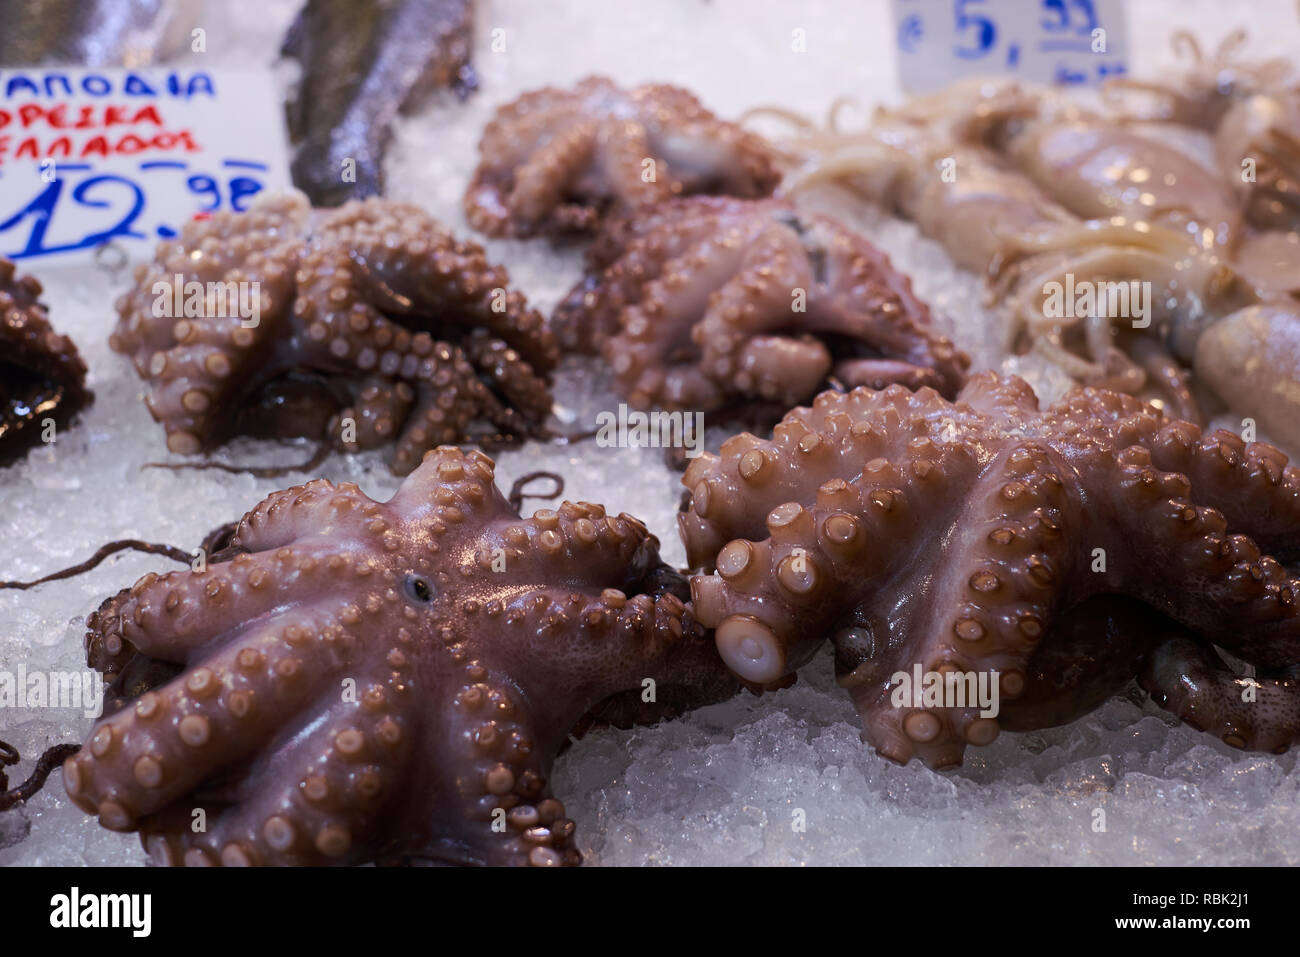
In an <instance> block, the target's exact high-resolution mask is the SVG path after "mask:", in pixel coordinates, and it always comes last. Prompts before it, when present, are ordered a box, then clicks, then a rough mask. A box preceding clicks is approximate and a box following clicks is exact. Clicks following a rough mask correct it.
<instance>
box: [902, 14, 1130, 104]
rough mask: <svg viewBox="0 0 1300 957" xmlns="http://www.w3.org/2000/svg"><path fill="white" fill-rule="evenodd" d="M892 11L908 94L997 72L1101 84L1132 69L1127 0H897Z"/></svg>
mask: <svg viewBox="0 0 1300 957" xmlns="http://www.w3.org/2000/svg"><path fill="white" fill-rule="evenodd" d="M893 12H894V37H895V44H896V46H897V50H898V64H899V76H900V79H901V81H902V85H903V89H904V90H906V91H907V92H909V93H928V92H931V91H933V90H937V89H940V88H942V87H944V86H947V85H948V84H949V83H951V82H952V81H954V80H958V79H961V78H962V77H967V76H983V75H994V74H1001V75H1011V76H1020V77H1023V78H1025V79H1026V80H1031V81H1034V82H1039V83H1053V84H1058V85H1064V86H1096V85H1098V84H1100V83H1101V82H1102V81H1103V80H1105V79H1107V78H1108V77H1113V76H1120V75H1122V74H1124V73H1126V72H1127V71H1128V43H1127V37H1126V30H1125V22H1124V5H1123V0H893Z"/></svg>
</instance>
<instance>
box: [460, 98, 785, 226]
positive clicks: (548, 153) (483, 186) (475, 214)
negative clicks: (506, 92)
mask: <svg viewBox="0 0 1300 957" xmlns="http://www.w3.org/2000/svg"><path fill="white" fill-rule="evenodd" d="M479 157H480V160H479V165H478V168H477V169H476V170H475V171H474V176H473V178H472V179H471V181H470V184H469V189H467V190H466V192H465V215H466V217H467V218H468V219H469V222H470V225H472V226H473V227H474V228H475V229H477V230H479V231H480V232H483V233H486V234H488V235H489V236H532V235H536V234H539V233H551V234H561V235H562V234H565V233H587V232H591V231H593V230H594V229H595V228H596V227H597V226H598V225H599V223H600V220H601V217H602V216H603V215H604V214H605V213H606V212H607V211H608V210H609V209H610V208H615V207H620V206H622V207H632V208H643V209H644V208H650V207H653V206H654V205H656V204H658V203H660V202H662V201H664V200H665V199H670V198H672V197H674V196H689V195H693V194H697V193H712V194H722V195H727V196H739V197H742V198H752V197H759V196H767V195H768V194H769V193H771V192H772V189H773V187H775V186H776V183H777V180H778V179H779V174H778V173H777V170H776V167H775V164H774V162H773V157H772V155H771V152H770V150H769V148H768V147H767V144H765V143H764V142H763V140H762V139H761V138H759V137H758V136H755V135H754V134H752V133H749V132H747V131H745V130H743V129H741V128H740V127H739V126H737V125H735V124H734V123H728V122H727V121H725V120H720V119H718V117H716V116H714V115H713V114H712V113H710V112H709V111H708V110H707V109H705V108H704V106H703V105H702V104H701V103H700V101H699V100H697V99H696V98H695V96H694V95H693V94H692V93H690V92H689V91H687V90H684V89H682V88H681V87H676V86H668V85H667V84H662V83H659V84H647V85H645V86H638V87H636V88H635V89H631V90H623V89H620V88H619V87H617V86H615V85H614V84H613V83H612V82H611V81H609V80H607V79H605V78H604V77H598V76H593V77H588V78H587V79H585V80H583V81H582V82H580V83H579V84H578V85H577V86H575V87H574V88H573V89H572V90H560V89H556V88H554V87H547V88H545V89H541V90H534V91H532V92H530V93H525V94H524V95H523V96H521V97H520V98H519V99H517V100H515V101H513V102H511V103H508V104H506V105H505V106H503V107H501V109H499V110H498V111H497V113H496V116H494V117H493V118H492V121H491V122H490V123H488V125H487V128H486V129H485V130H484V131H483V139H482V141H481V142H480V143H479Z"/></svg>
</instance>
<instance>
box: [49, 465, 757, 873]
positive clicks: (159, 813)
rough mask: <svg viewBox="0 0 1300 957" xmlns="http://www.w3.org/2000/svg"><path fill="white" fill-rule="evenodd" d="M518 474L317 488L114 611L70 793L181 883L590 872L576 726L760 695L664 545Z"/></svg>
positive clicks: (102, 634) (289, 499)
mask: <svg viewBox="0 0 1300 957" xmlns="http://www.w3.org/2000/svg"><path fill="white" fill-rule="evenodd" d="M494 474H495V467H494V464H493V462H492V460H491V459H490V458H489V457H488V456H486V455H484V454H483V453H481V452H478V451H463V450H461V449H459V448H455V447H449V446H443V447H439V448H437V449H435V450H433V451H431V452H428V453H426V455H425V456H424V459H423V461H422V463H421V464H420V466H419V467H418V468H417V469H415V470H414V471H413V472H412V473H411V474H410V475H409V476H408V477H407V478H406V479H405V481H404V482H403V483H402V485H401V486H400V487H399V489H398V490H397V492H396V493H395V494H394V496H393V498H392V499H391V500H390V501H388V502H386V503H381V502H376V501H373V500H372V499H370V498H369V497H368V496H366V495H365V494H364V493H362V492H361V491H360V489H358V488H357V487H356V486H355V485H351V484H348V483H344V484H340V485H336V484H334V483H332V482H329V481H325V480H316V481H313V482H309V483H307V484H305V485H300V486H295V487H293V488H290V489H286V490H284V491H282V492H277V493H274V494H273V495H271V496H270V497H268V498H267V499H266V500H265V501H263V502H262V503H261V504H259V505H258V506H257V507H255V508H254V509H253V510H252V511H250V512H249V513H248V514H247V515H245V516H244V517H243V518H242V519H241V520H240V521H239V522H238V523H237V524H236V525H235V526H234V529H233V531H232V532H230V533H229V534H227V535H224V536H222V540H221V541H220V542H214V543H213V544H214V547H215V548H216V551H214V552H213V554H212V555H211V556H210V558H209V562H208V564H207V567H206V569H205V570H204V571H202V572H195V571H192V570H190V571H180V572H173V573H170V574H166V575H156V574H151V575H147V576H145V577H144V578H143V579H141V580H140V581H138V582H137V583H136V584H135V585H134V586H133V587H131V588H129V589H125V590H123V591H122V592H120V593H118V594H117V595H115V596H113V597H111V598H109V599H108V600H107V601H105V602H104V603H103V604H102V605H101V606H100V608H99V609H98V610H97V611H96V612H95V613H94V614H92V615H91V616H90V618H89V619H88V622H87V629H88V630H87V636H86V647H87V660H88V661H89V663H90V664H91V665H92V666H93V667H94V668H96V670H99V671H101V672H103V673H104V674H105V675H106V677H109V678H111V679H112V680H113V682H114V684H113V692H114V694H113V696H112V698H111V700H112V705H111V707H110V708H109V709H107V710H106V715H105V717H103V718H101V719H100V720H99V721H98V722H97V723H96V725H95V726H94V727H93V728H92V729H91V731H90V733H89V735H88V737H87V740H86V743H85V744H84V746H83V747H82V749H81V751H80V752H79V753H78V754H76V755H75V756H73V757H71V758H69V759H68V760H67V761H66V762H65V763H64V784H65V787H66V789H67V791H68V794H69V796H70V797H71V798H72V799H73V801H74V802H75V803H76V804H77V805H78V806H79V807H81V808H82V809H84V810H85V811H86V812H87V813H90V814H95V815H97V816H98V818H99V820H100V822H101V823H102V824H103V825H104V826H105V827H108V828H111V829H115V830H127V831H138V832H139V833H140V835H141V840H142V843H143V844H144V846H145V848H146V850H147V851H148V852H149V854H150V856H151V858H152V859H154V860H155V861H157V862H159V863H167V864H188V865H217V864H221V865H243V864H356V863H363V862H368V861H376V862H380V863H458V864H531V865H538V866H545V865H554V864H576V863H578V862H579V859H580V857H579V854H578V852H577V851H576V849H575V848H574V842H573V834H574V824H573V822H572V821H571V820H569V819H568V818H567V817H566V816H565V812H564V807H563V805H562V804H561V803H560V802H559V801H558V800H556V799H555V798H554V797H553V796H552V794H551V792H550V788H549V785H548V783H547V780H548V776H549V774H550V768H551V763H552V761H553V760H554V758H555V756H556V754H557V753H558V752H559V750H560V749H561V748H562V747H563V746H564V744H565V743H566V741H567V739H568V735H569V733H570V731H571V729H573V728H575V727H579V726H583V725H584V722H587V721H588V719H587V718H586V717H585V716H587V715H592V716H594V717H596V718H597V719H599V720H605V719H608V718H609V717H610V716H611V715H616V716H618V717H619V718H621V719H626V720H634V721H650V720H656V719H658V718H661V717H664V716H665V715H668V714H672V713H675V712H676V711H677V710H680V709H683V708H686V707H693V706H697V705H700V704H705V703H710V702H713V701H717V700H721V699H722V698H725V697H727V696H729V695H731V694H733V693H735V691H736V690H738V687H739V684H738V682H737V681H736V679H735V678H734V676H732V675H731V674H730V673H729V672H728V671H727V670H726V669H725V667H723V665H722V663H721V662H720V661H719V660H718V658H717V654H716V652H715V651H714V648H713V643H712V642H711V641H710V640H709V638H708V635H707V634H706V633H705V631H704V629H703V628H702V627H701V626H700V625H699V624H698V623H697V622H696V621H695V619H694V617H693V616H692V614H691V612H690V610H689V608H688V607H687V605H686V603H685V602H684V601H683V600H682V596H684V595H686V594H687V586H686V582H685V579H684V578H683V577H682V576H681V575H680V574H679V573H677V572H675V571H673V570H672V569H671V568H669V567H668V566H666V565H665V564H664V563H663V562H662V561H661V560H660V559H659V555H658V542H657V540H656V539H655V538H654V536H652V535H651V534H650V533H649V531H648V530H647V529H646V527H645V525H643V524H642V523H641V522H639V521H638V520H636V519H634V518H632V517H630V516H628V515H618V516H613V515H609V514H607V513H606V512H605V510H604V509H603V508H602V507H601V506H599V505H592V504H588V503H581V502H578V503H573V502H564V503H563V504H561V505H559V506H557V507H555V508H547V509H541V510H539V511H537V512H536V513H535V514H534V515H533V516H532V517H531V518H522V517H521V516H520V515H519V513H518V511H517V509H516V508H515V507H514V506H512V505H511V503H510V502H509V501H508V500H507V498H506V496H504V495H503V494H502V492H501V491H500V490H499V489H498V488H497V486H496V485H495V483H494ZM519 490H520V489H519V488H517V489H516V491H519ZM647 680H649V681H651V682H652V683H653V684H654V686H655V687H656V689H657V690H658V692H659V693H658V694H657V695H655V696H652V698H651V699H650V700H649V703H647V699H646V698H644V694H643V693H644V690H645V688H646V682H647ZM633 695H637V696H641V697H639V698H638V702H639V703H638V704H637V705H635V706H633V705H630V704H629V702H630V701H631V698H632V696H633ZM196 808H202V809H203V811H204V817H205V821H206V827H205V829H202V830H198V831H196V830H195V829H194V828H193V827H192V824H193V820H194V816H193V811H194V809H196ZM502 823H504V825H505V826H504V827H503V826H501V825H502Z"/></svg>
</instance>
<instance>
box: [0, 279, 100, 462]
mask: <svg viewBox="0 0 1300 957" xmlns="http://www.w3.org/2000/svg"><path fill="white" fill-rule="evenodd" d="M40 295H41V284H40V283H39V282H37V281H36V280H35V279H33V278H32V277H31V276H19V275H17V271H16V269H15V267H14V264H13V263H11V262H10V261H9V260H7V259H4V258H3V257H0V465H4V464H6V463H8V462H12V461H13V460H14V459H16V458H17V457H18V456H20V455H22V454H23V453H24V452H26V451H27V450H28V449H30V448H31V447H32V446H34V445H36V444H37V443H38V442H40V441H41V440H42V434H43V433H45V431H46V423H47V420H49V421H52V422H53V423H54V427H55V434H56V435H57V430H58V429H61V428H63V427H64V426H66V425H68V424H69V423H70V422H71V421H72V419H73V417H74V416H76V415H77V413H79V412H80V411H81V410H82V409H84V408H85V407H86V406H88V405H89V404H90V402H91V400H92V399H93V398H94V395H93V393H91V392H90V390H89V389H87V388H86V363H85V362H83V361H82V360H81V355H80V354H79V353H78V352H77V347H76V345H75V344H73V342H72V340H71V339H69V338H68V337H67V336H61V335H59V334H58V333H56V332H55V331H54V330H53V329H52V328H50V319H49V316H48V315H47V314H46V311H45V306H43V305H42V304H41V302H40Z"/></svg>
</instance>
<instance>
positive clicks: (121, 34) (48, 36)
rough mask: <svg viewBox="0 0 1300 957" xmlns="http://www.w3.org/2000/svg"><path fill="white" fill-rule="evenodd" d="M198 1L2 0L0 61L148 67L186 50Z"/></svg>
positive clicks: (199, 7)
mask: <svg viewBox="0 0 1300 957" xmlns="http://www.w3.org/2000/svg"><path fill="white" fill-rule="evenodd" d="M202 8H203V3H202V0H0V66H38V65H46V64H50V65H55V64H57V65H76V66H86V67H127V68H128V69H131V68H135V67H144V66H149V65H150V64H153V63H158V62H161V61H164V60H169V59H171V58H173V57H175V56H177V55H179V54H180V53H182V52H184V51H185V50H186V49H188V47H189V44H190V31H191V30H193V29H194V27H195V26H197V25H198V21H199V15H200V13H201V12H202Z"/></svg>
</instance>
